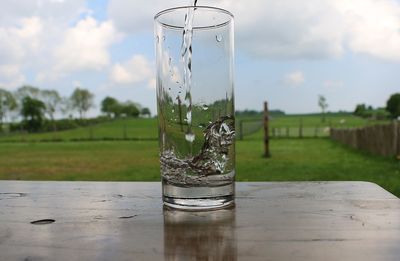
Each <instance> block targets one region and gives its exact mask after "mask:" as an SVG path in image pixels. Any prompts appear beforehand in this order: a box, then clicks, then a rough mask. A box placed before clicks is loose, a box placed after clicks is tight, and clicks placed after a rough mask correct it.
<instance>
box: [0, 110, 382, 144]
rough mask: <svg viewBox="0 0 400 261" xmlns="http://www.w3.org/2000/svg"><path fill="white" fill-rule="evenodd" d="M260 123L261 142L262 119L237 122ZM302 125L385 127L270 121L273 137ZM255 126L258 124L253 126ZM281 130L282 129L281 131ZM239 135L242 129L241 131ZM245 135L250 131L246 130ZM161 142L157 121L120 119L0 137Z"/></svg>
mask: <svg viewBox="0 0 400 261" xmlns="http://www.w3.org/2000/svg"><path fill="white" fill-rule="evenodd" d="M249 119H252V120H259V122H258V123H257V122H256V123H255V126H251V124H252V123H247V124H245V125H244V127H245V128H249V126H250V128H253V129H254V130H255V133H252V132H254V131H251V132H249V133H252V134H251V135H245V136H246V139H253V140H261V139H262V137H263V131H262V130H261V129H260V126H261V125H260V124H261V123H260V121H261V120H262V118H260V117H251V118H243V117H239V118H238V119H237V124H239V121H241V120H249ZM300 121H301V122H302V126H303V135H304V136H307V137H312V136H314V134H315V128H316V127H317V128H318V136H327V135H328V132H327V129H326V128H327V127H329V126H332V127H357V126H365V125H367V124H375V123H382V121H381V122H376V121H368V120H365V119H362V118H359V117H355V116H352V115H328V116H327V117H326V120H325V123H322V122H321V117H320V116H319V115H288V116H282V117H272V119H271V121H270V134H271V135H272V131H273V129H274V128H276V135H278V134H280V135H279V136H285V135H286V128H287V127H288V128H290V130H289V131H290V136H298V127H299V125H300ZM253 125H254V124H253ZM278 128H279V129H278ZM237 130H238V131H239V127H237ZM244 132H245V134H247V133H246V129H245V131H244ZM157 138H158V129H157V120H156V119H119V120H114V121H110V122H106V123H101V124H98V125H95V126H92V127H85V128H77V129H72V130H67V131H60V132H47V133H36V134H10V135H0V142H1V141H54V140H58V141H69V140H91V139H93V140H112V139H116V140H122V139H138V140H149V139H154V140H156V139H157Z"/></svg>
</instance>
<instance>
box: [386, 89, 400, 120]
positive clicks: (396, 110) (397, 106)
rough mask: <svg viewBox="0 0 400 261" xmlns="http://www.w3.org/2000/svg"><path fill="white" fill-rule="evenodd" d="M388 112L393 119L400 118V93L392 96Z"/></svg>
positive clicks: (388, 104) (388, 102)
mask: <svg viewBox="0 0 400 261" xmlns="http://www.w3.org/2000/svg"><path fill="white" fill-rule="evenodd" d="M386 110H387V111H388V112H389V113H390V115H391V117H392V118H394V119H396V118H398V117H400V93H395V94H392V95H391V96H390V98H389V100H388V101H387V102H386Z"/></svg>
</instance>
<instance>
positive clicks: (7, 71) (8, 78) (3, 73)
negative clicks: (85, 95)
mask: <svg viewBox="0 0 400 261" xmlns="http://www.w3.org/2000/svg"><path fill="white" fill-rule="evenodd" d="M24 81H25V76H24V75H23V74H22V73H21V71H20V68H19V67H18V65H15V64H2V65H0V88H6V89H15V88H17V87H19V86H21V85H22V84H23V83H24Z"/></svg>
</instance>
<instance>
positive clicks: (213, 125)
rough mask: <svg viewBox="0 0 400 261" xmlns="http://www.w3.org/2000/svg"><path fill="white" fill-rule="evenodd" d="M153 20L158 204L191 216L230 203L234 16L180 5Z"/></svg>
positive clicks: (232, 141) (220, 11)
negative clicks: (159, 182) (160, 200)
mask: <svg viewBox="0 0 400 261" xmlns="http://www.w3.org/2000/svg"><path fill="white" fill-rule="evenodd" d="M154 20H155V42H156V44H155V45H156V61H157V62H156V64H157V110H158V126H159V144H160V165H161V178H162V193H163V202H164V204H165V205H167V206H170V207H174V208H180V209H195V210H196V209H215V208H222V207H226V206H229V205H232V204H233V202H234V178H235V144H234V136H235V117H234V112H235V110H234V91H233V87H234V79H233V73H234V72H233V71H234V70H233V69H234V60H233V59H234V55H233V43H234V39H233V29H234V24H233V15H232V14H231V13H230V12H228V11H226V10H223V9H219V8H215V7H207V6H196V7H194V6H185V7H176V8H171V9H167V10H164V11H161V12H160V13H158V14H157V15H156V16H155V18H154Z"/></svg>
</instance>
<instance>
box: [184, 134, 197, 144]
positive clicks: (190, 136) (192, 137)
mask: <svg viewBox="0 0 400 261" xmlns="http://www.w3.org/2000/svg"><path fill="white" fill-rule="evenodd" d="M195 138H196V137H195V136H194V134H193V133H186V134H185V139H186V140H187V141H188V142H193V141H194V139H195Z"/></svg>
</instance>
